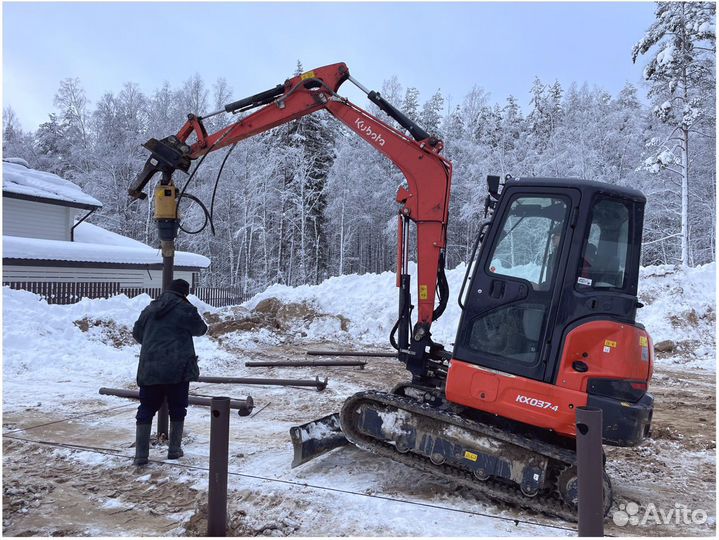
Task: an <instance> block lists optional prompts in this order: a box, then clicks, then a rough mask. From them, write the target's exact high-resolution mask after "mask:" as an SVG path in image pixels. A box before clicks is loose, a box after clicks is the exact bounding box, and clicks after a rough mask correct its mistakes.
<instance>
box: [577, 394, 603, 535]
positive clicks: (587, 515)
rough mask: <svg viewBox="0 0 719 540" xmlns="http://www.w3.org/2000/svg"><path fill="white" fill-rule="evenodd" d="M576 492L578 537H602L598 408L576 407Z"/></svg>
mask: <svg viewBox="0 0 719 540" xmlns="http://www.w3.org/2000/svg"><path fill="white" fill-rule="evenodd" d="M577 492H578V493H577V495H578V498H579V515H578V519H579V527H578V529H579V536H604V460H603V458H602V410H601V409H599V408H597V407H578V408H577Z"/></svg>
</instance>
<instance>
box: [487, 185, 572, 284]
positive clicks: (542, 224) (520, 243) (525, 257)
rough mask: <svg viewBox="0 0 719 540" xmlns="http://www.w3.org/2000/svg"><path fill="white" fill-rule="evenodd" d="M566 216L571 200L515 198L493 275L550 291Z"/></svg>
mask: <svg viewBox="0 0 719 540" xmlns="http://www.w3.org/2000/svg"><path fill="white" fill-rule="evenodd" d="M566 216H567V201H566V200H565V199H563V198H561V197H538V196H520V197H517V198H516V199H514V201H512V203H511V206H510V209H509V213H508V214H507V216H506V218H505V220H504V224H503V226H502V232H501V233H500V236H499V241H498V242H497V243H496V244H495V246H494V251H493V253H492V256H491V257H490V266H489V272H490V273H492V274H499V275H503V276H509V277H518V278H523V279H526V280H527V281H529V282H530V283H531V284H532V287H534V289H535V290H543V289H547V288H549V283H550V282H551V279H552V276H553V275H554V272H555V268H556V263H557V257H556V253H557V251H558V248H559V241H560V239H561V235H562V230H563V229H564V222H565V220H566Z"/></svg>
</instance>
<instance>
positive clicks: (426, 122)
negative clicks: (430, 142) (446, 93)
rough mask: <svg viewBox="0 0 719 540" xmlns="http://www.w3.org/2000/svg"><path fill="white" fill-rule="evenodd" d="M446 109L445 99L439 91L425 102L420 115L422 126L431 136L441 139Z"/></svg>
mask: <svg viewBox="0 0 719 540" xmlns="http://www.w3.org/2000/svg"><path fill="white" fill-rule="evenodd" d="M443 109H444V97H442V92H440V91H439V90H437V91H436V92H435V93H434V94H432V97H431V98H429V99H428V100H427V101H425V102H424V105H423V106H422V112H421V113H420V117H419V118H420V125H421V126H422V127H423V128H424V129H425V130H426V131H427V132H428V133H429V134H430V135H437V136H438V137H441V136H442V135H441V130H440V127H441V123H442V116H443Z"/></svg>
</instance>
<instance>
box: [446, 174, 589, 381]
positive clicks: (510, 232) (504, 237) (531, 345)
mask: <svg viewBox="0 0 719 540" xmlns="http://www.w3.org/2000/svg"><path fill="white" fill-rule="evenodd" d="M579 199H580V192H579V191H578V190H576V189H571V188H549V187H543V188H542V187H537V188H531V187H526V186H523V187H521V189H520V188H519V187H514V188H513V187H511V186H505V190H504V192H503V194H502V198H501V200H500V203H499V205H498V208H497V210H496V212H495V216H494V219H493V221H492V225H491V226H490V229H489V231H487V237H486V238H485V239H484V242H483V243H482V248H481V250H480V253H479V256H478V259H477V261H476V264H475V268H474V273H473V275H472V277H471V282H470V285H469V287H468V290H467V294H466V297H465V305H464V311H463V313H462V318H461V320H460V324H459V329H458V332H457V338H456V340H455V348H454V358H456V359H457V360H461V361H463V362H467V363H472V364H476V365H480V366H483V367H487V368H491V369H496V370H498V371H502V372H504V373H511V374H514V375H519V376H522V377H527V378H531V379H535V380H542V379H543V378H544V375H545V371H546V363H547V354H548V352H549V350H550V348H549V341H550V338H551V331H550V330H548V329H550V328H552V327H553V321H554V319H555V318H556V311H557V304H558V299H559V295H560V292H561V291H559V290H558V289H559V287H558V286H557V284H561V282H562V278H563V276H564V273H565V272H566V270H567V263H566V259H567V255H568V253H569V248H570V246H571V242H572V233H573V223H572V221H573V219H574V218H575V216H576V211H577V210H576V209H577V207H578V205H579Z"/></svg>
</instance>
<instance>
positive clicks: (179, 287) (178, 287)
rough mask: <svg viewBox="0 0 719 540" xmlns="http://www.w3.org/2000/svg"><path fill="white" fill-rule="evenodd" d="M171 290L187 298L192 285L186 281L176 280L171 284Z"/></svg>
mask: <svg viewBox="0 0 719 540" xmlns="http://www.w3.org/2000/svg"><path fill="white" fill-rule="evenodd" d="M169 290H171V291H175V292H177V293H180V294H181V295H182V296H187V295H188V294H190V284H189V283H187V281H185V280H184V279H176V280H174V281H173V282H172V283H170V289H169Z"/></svg>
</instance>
